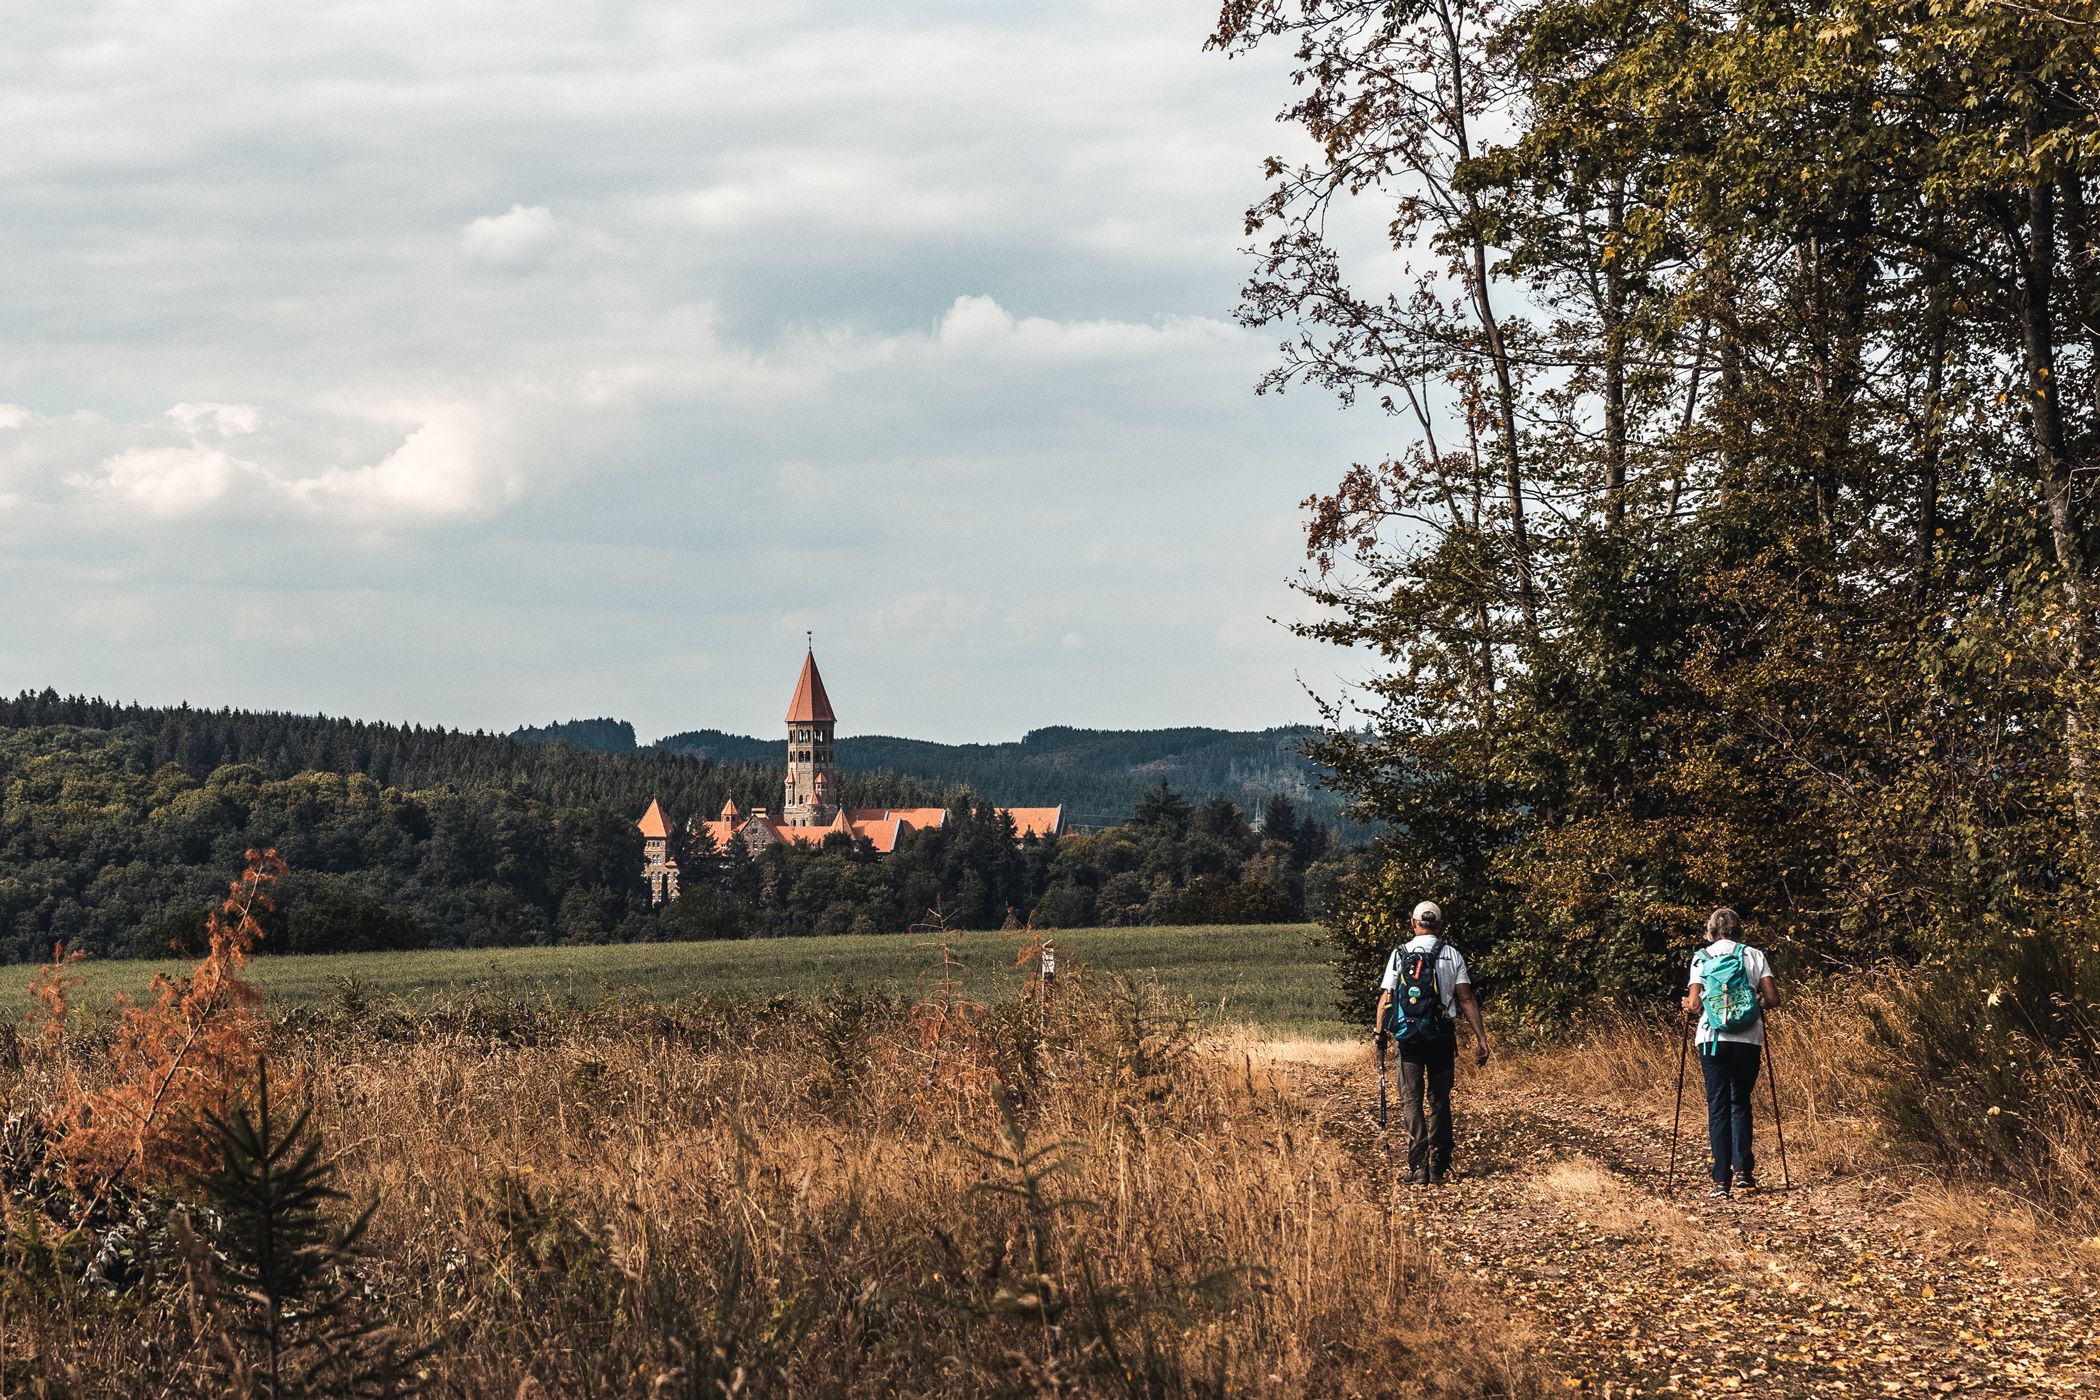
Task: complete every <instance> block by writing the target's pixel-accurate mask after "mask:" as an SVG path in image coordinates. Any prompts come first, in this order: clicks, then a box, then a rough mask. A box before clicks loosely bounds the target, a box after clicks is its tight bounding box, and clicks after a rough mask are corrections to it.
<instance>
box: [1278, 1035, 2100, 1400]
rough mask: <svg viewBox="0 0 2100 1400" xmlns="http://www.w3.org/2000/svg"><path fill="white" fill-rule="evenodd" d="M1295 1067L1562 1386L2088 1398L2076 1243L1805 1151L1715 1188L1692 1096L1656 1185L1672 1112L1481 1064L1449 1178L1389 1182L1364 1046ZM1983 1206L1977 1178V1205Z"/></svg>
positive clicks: (1621, 1391) (1627, 1391) (2091, 1319)
mask: <svg viewBox="0 0 2100 1400" xmlns="http://www.w3.org/2000/svg"><path fill="white" fill-rule="evenodd" d="M1306 1074H1307V1088H1308V1090H1309V1092H1311V1093H1312V1094H1313V1095H1314V1096H1315V1101H1316V1102H1317V1104H1318V1107H1319V1114H1320V1120H1321V1122H1322V1124H1323V1127H1324V1128H1325V1130H1326V1131H1327V1132H1329V1133H1331V1134H1333V1135H1334V1136H1336V1137H1337V1138H1339V1139H1340V1140H1342V1141H1343V1142H1344V1143H1345V1144H1346V1145H1347V1147H1348V1148H1349V1150H1350V1152H1351V1153H1352V1155H1353V1157H1354V1158H1355V1159H1356V1160H1357V1161H1359V1162H1360V1163H1361V1164H1362V1166H1363V1169H1364V1171H1365V1174H1366V1176H1367V1178H1368V1180H1369V1182H1370V1185H1371V1189H1372V1190H1373V1191H1374V1192H1376V1193H1378V1194H1380V1195H1382V1196H1383V1197H1384V1198H1385V1199H1386V1200H1388V1201H1389V1203H1390V1206H1391V1208H1392V1209H1394V1210H1396V1211H1401V1212H1405V1213H1408V1214H1411V1215H1413V1216H1414V1217H1415V1221H1416V1227H1417V1229H1418V1230H1419V1232H1420V1234H1421V1235H1422V1237H1423V1238H1424V1239H1425V1240H1426V1241H1427V1242H1428V1243H1429V1244H1430V1245H1431V1247H1432V1248H1433V1249H1434V1250H1435V1251H1436V1253H1437V1254H1438V1255H1439V1256H1440V1257H1441V1259H1442V1260H1443V1262H1444V1263H1445V1265H1446V1267H1447V1268H1449V1269H1450V1270H1451V1271H1452V1272H1454V1273H1463V1272H1471V1273H1472V1274H1474V1275H1476V1276H1477V1277H1478V1278H1479V1279H1480V1280H1481V1281H1482V1282H1483V1284H1485V1285H1486V1286H1487V1287H1488V1288H1490V1289H1491V1290H1493V1291H1494V1292H1496V1293H1497V1294H1499V1295H1500V1297H1501V1300H1502V1303H1503V1305H1504V1307H1506V1308H1507V1310H1508V1311H1509V1312H1511V1313H1512V1314H1514V1315H1516V1316H1518V1317H1520V1318H1524V1319H1526V1320H1528V1321H1529V1322H1531V1323H1532V1324H1533V1326H1534V1327H1535V1328H1536V1330H1537V1332H1538V1334H1539V1335H1540V1336H1542V1337H1547V1338H1551V1339H1553V1342H1552V1345H1553V1346H1554V1347H1555V1349H1556V1350H1557V1353H1558V1354H1557V1355H1549V1356H1546V1357H1543V1358H1541V1359H1542V1360H1544V1361H1545V1362H1547V1363H1548V1364H1549V1365H1551V1366H1553V1367H1554V1368H1555V1369H1556V1370H1558V1371H1559V1373H1560V1375H1561V1377H1562V1378H1563V1379H1562V1384H1563V1385H1564V1386H1565V1387H1566V1393H1569V1394H1585V1395H1595V1396H1599V1397H1610V1400H1631V1397H1637V1396H1655V1395H1727V1394H1743V1395H1757V1396H1825V1395H1841V1396H1842V1395H1861V1396H1879V1395H1926V1396H1930V1395H1988V1396H1992V1397H1999V1396H2093V1395H2100V1285H2096V1279H2095V1271H2094V1269H2093V1268H2092V1267H2091V1266H2090V1262H2089V1261H2088V1262H2086V1263H2081V1262H2080V1261H2079V1260H2078V1259H2077V1258H2075V1257H2074V1256H2073V1255H2072V1253H2071V1252H2070V1251H2069V1250H2062V1251H2057V1252H2056V1253H2055V1254H2054V1255H2051V1254H2050V1253H2048V1252H2046V1251H2039V1250H2032V1249H2029V1250H2013V1251H2007V1250H2003V1249H2000V1248H1998V1247H1997V1246H1996V1245H1994V1244H1992V1243H1991V1241H1990V1232H1989V1231H1988V1230H1986V1229H1983V1228H1978V1229H1976V1230H1974V1231H1973V1232H1970V1231H1963V1232H1961V1233H1956V1232H1955V1231H1954V1230H1950V1229H1948V1228H1947V1225H1948V1224H1949V1223H1952V1222H1940V1224H1941V1228H1939V1229H1925V1228H1922V1227H1921V1223H1920V1219H1919V1217H1918V1216H1917V1215H1916V1214H1915V1213H1914V1211H1913V1210H1912V1209H1911V1208H1909V1207H1907V1206H1906V1205H1905V1204H1904V1203H1903V1201H1902V1200H1901V1199H1900V1196H1901V1193H1899V1192H1897V1191H1895V1190H1893V1189H1892V1188H1891V1186H1890V1185H1889V1184H1888V1183H1886V1182H1885V1181H1881V1180H1878V1179H1876V1178H1872V1177H1854V1178H1835V1177H1831V1176H1829V1175H1828V1173H1827V1172H1826V1173H1819V1179H1817V1180H1816V1181H1814V1182H1813V1183H1810V1184H1804V1183H1803V1181H1802V1179H1801V1175H1802V1173H1801V1163H1800V1162H1798V1161H1797V1162H1796V1164H1795V1165H1796V1168H1797V1171H1796V1176H1795V1184H1794V1189H1793V1190H1791V1191H1785V1192H1782V1191H1779V1190H1776V1189H1775V1190H1769V1191H1766V1192H1765V1193H1763V1194H1761V1195H1756V1196H1747V1197H1740V1198H1738V1199H1736V1200H1734V1201H1732V1202H1726V1203H1720V1204H1718V1205H1714V1204H1709V1203H1708V1202H1706V1201H1705V1200H1704V1199H1702V1197H1703V1193H1704V1192H1705V1190H1706V1186H1707V1182H1706V1176H1705V1145H1706V1143H1705V1109H1704V1105H1703V1104H1698V1105H1694V1104H1693V1103H1690V1102H1687V1104H1686V1106H1685V1116H1686V1127H1687V1133H1686V1136H1685V1138H1684V1140H1683V1141H1682V1142H1681V1143H1680V1146H1679V1156H1678V1168H1677V1186H1676V1190H1675V1191H1674V1192H1672V1193H1665V1191H1664V1168H1665V1162H1666V1157H1667V1152H1668V1148H1669V1141H1668V1132H1667V1129H1666V1128H1664V1129H1658V1128H1656V1127H1655V1126H1654V1125H1653V1124H1652V1123H1650V1122H1648V1121H1646V1120H1645V1119H1644V1118H1641V1117H1638V1116H1636V1115H1634V1114H1632V1113H1628V1112H1625V1111H1621V1110H1615V1109H1611V1108H1607V1107H1601V1106H1598V1105H1594V1104H1569V1103H1566V1102H1563V1101H1559V1100H1556V1099H1555V1098H1553V1097H1551V1096H1549V1095H1547V1094H1545V1093H1543V1092H1541V1091H1537V1090H1526V1089H1524V1088H1522V1087H1520V1086H1516V1085H1512V1084H1509V1083H1506V1082H1496V1081H1492V1080H1491V1081H1490V1082H1489V1083H1488V1084H1487V1085H1486V1086H1481V1084H1480V1081H1479V1080H1478V1079H1474V1080H1472V1081H1471V1082H1467V1081H1463V1080H1462V1081H1461V1083H1460V1086H1459V1093H1458V1096H1457V1099H1456V1108H1457V1124H1456V1125H1457V1129H1458V1162H1457V1164H1458V1167H1459V1171H1458V1172H1457V1173H1456V1174H1455V1175H1454V1178H1453V1180H1452V1182H1451V1183H1450V1184H1448V1185H1446V1186H1444V1187H1443V1188H1441V1189H1433V1188H1427V1187H1415V1186H1407V1185H1401V1184H1399V1183H1398V1181H1397V1176H1398V1172H1397V1168H1398V1167H1399V1166H1400V1165H1403V1164H1404V1161H1405V1157H1406V1141H1407V1139H1406V1128H1405V1125H1404V1123H1403V1122H1402V1121H1401V1119H1400V1117H1399V1115H1398V1113H1397V1111H1396V1112H1395V1113H1394V1115H1393V1121H1392V1124H1391V1127H1390V1129H1388V1130H1387V1132H1386V1133H1384V1134H1381V1132H1380V1130H1379V1128H1378V1124H1377V1119H1376V1089H1377V1085H1376V1081H1375V1079H1374V1078H1373V1072H1372V1070H1371V1069H1370V1068H1369V1066H1368V1064H1366V1065H1365V1067H1364V1068H1362V1069H1360V1070H1338V1069H1328V1068H1319V1069H1312V1068H1308V1069H1307V1071H1306ZM1397 1104H1398V1099H1397V1095H1396V1096H1395V1108H1396V1110H1397ZM1760 1126H1761V1129H1762V1128H1763V1127H1764V1125H1763V1124H1761V1125H1760ZM1759 1141H1760V1147H1761V1148H1762V1149H1763V1150H1764V1154H1765V1156H1764V1157H1763V1158H1761V1166H1762V1167H1764V1170H1763V1171H1761V1172H1760V1175H1765V1176H1767V1178H1768V1180H1769V1181H1770V1182H1771V1183H1772V1184H1773V1185H1774V1186H1775V1187H1776V1186H1777V1184H1778V1180H1779V1162H1778V1154H1777V1153H1776V1152H1775V1151H1772V1150H1771V1147H1770V1143H1769V1133H1768V1132H1763V1131H1761V1135H1760V1139H1759ZM1389 1153H1390V1155H1388V1154H1389ZM1687 1163H1689V1170H1687ZM1994 1209H1995V1207H1994V1204H1993V1198H1992V1196H1991V1195H1990V1193H1988V1192H1980V1193H1978V1194H1977V1195H1976V1196H1975V1198H1974V1210H1975V1211H1976V1212H1978V1213H1979V1215H1978V1220H1979V1222H1981V1221H1984V1220H1987V1219H1988V1218H1989V1215H1990V1213H1992V1212H1993V1211H1994ZM2081 1252H2082V1253H2084V1254H2085V1255H2087V1256H2088V1257H2089V1258H2090V1256H2091V1254H2092V1252H2093V1251H2092V1250H2091V1248H2090V1247H2088V1248H2087V1249H2085V1250H2083V1251H2081Z"/></svg>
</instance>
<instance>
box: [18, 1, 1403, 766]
mask: <svg viewBox="0 0 2100 1400" xmlns="http://www.w3.org/2000/svg"><path fill="white" fill-rule="evenodd" d="M1214 13H1215V6H1214V5H1212V6H1209V7H1206V6H1205V5H1204V4H1203V3H1200V0H1187V2H1184V0H1175V3H1161V4H1147V3H1138V2H1137V0H1117V2H1116V3H1102V4H1098V5H1094V6H1087V5H1084V4H1078V3H1075V4H1063V5H1043V4H1039V3H1032V4H1006V3H988V2H987V0H977V2H976V3H954V4H946V3H938V2H937V0H917V2H916V3H902V4H896V5H885V6H870V5H866V4H836V5H829V4H822V3H803V0H776V3H771V4H766V5H758V6H752V5H728V4H722V3H716V2H715V0H704V3H697V4H696V3H691V2H690V0H687V3H673V4H624V3H596V4H585V3H574V2H572V3H567V4H554V3H547V0H504V3H501V4H493V3H474V0H463V2H458V3H452V4H446V5H431V4H428V3H405V0H370V2H369V3H355V4H334V5H322V6H301V5H285V4H281V3H271V4H265V3H243V2H242V0H215V2H214V3H201V2H199V0H156V3H154V4H150V5H148V4H140V3H136V0H125V2H124V3H94V0H88V3H79V4H67V5H50V6H41V7H16V9H15V11H14V14H13V17H12V20H11V23H10V33H9V38H8V42H7V44H6V45H5V46H0V171H4V176H0V267H4V269H5V271H4V273H0V687H4V688H6V689H7V690H10V691H12V690H14V689H19V688H22V687H25V686H27V687H35V688H42V687H43V686H46V685H51V686H56V687H58V688H59V689H61V690H65V691H83V692H89V693H98V694H102V695H107V696H111V697H115V698H123V699H139V700H144V701H148V702H172V701H175V700H178V699H188V700H191V701H193V702H196V703H202V704H215V705H216V704H233V705H240V706H247V707H270V708H284V709H294V710H303V711H313V710H320V711H325V712H328V713H334V714H354V715H359V716H363V717H369V718H382V719H395V720H417V721H422V722H425V723H443V724H450V725H461V726H466V727H475V726H481V727H488V728H508V727H510V726H512V725H515V724H519V723H525V722H538V721H544V720H548V719H555V718H565V717H570V716H583V715H599V714H610V715H615V716H620V717H624V718H628V719H632V720H633V721H634V722H635V724H636V726H637V728H638V729H639V730H640V731H641V733H642V736H643V738H644V739H649V738H653V737H656V736H657V735H659V734H662V733H666V732H669V731H673V730H677V729H685V728H695V727H703V726H711V727H720V728H727V729H732V730H741V731H744V732H755V733H761V734H770V733H772V732H773V731H774V730H775V729H776V728H778V725H779V716H780V714H781V712H782V711H783V709H784V708H785V705H786V702H787V699H788V692H789V690H790V689H791V688H792V683H793V679H794V672H795V669H796V666H797V664H798V663H799V660H800V650H801V643H802V633H803V630H804V629H806V628H807V629H812V630H814V631H815V633H816V638H817V650H818V655H819V658H820V660H821V661H822V663H823V665H824V670H825V674H826V678H827V680H828V681H829V682H830V686H831V691H832V695H833V698H834V700H835V701H836V702H837V704H838V706H839V708H840V711H841V720H842V724H841V728H842V729H844V730H846V731H848V732H885V733H902V734H909V735H915V736H922V737H927V738H941V739H980V740H989V739H1001V738H1012V737H1017V736H1018V735H1019V734H1020V733H1021V732H1022V731H1023V730H1025V729H1028V728H1031V727H1034V726H1037V725H1042V724H1050V723H1070V724H1081V725H1095V726H1107V727H1134V726H1152V725H1165V724H1179V723H1205V724H1219V725H1231V726H1258V725H1266V724H1274V723H1281V722H1289V721H1296V720H1304V719H1308V718H1310V717H1311V716H1310V713H1309V707H1308V705H1307V703H1306V701H1305V700H1304V699H1303V696H1302V694H1301V692H1300V690H1299V687H1298V680H1297V677H1299V676H1303V677H1304V678H1305V679H1306V680H1307V681H1310V682H1312V683H1314V684H1315V685H1317V686H1320V687H1321V688H1323V689H1332V688H1333V685H1334V682H1335V680H1336V678H1337V677H1339V676H1346V675H1351V674H1353V673H1354V671H1355V665H1354V663H1352V662H1351V660H1350V659H1349V658H1348V657H1346V656H1340V655H1336V654H1329V653H1325V652H1322V651H1320V650H1318V649H1315V648H1312V647H1310V646H1308V645H1306V644H1304V643H1301V642H1298V641H1296V640H1294V639H1292V638H1291V637H1289V636H1288V635H1287V634H1285V633H1284V632H1283V631H1282V629H1280V628H1278V627H1276V626H1273V625H1272V624H1271V623H1270V622H1269V621H1268V619H1269V618H1271V617H1285V616H1289V615H1291V614H1293V613H1294V612H1295V611H1296V610H1297V603H1296V600H1295V599H1294V596H1293V595H1292V594H1291V593H1290V591H1289V590H1288V588H1287V587H1286V580H1287V579H1288V577H1289V576H1290V575H1291V574H1292V572H1293V571H1294V570H1295V568H1296V567H1297V561H1298V560H1299V558H1300V557H1301V550H1300V548H1299V544H1298V538H1297V526H1296V509H1295V507H1296V503H1297V502H1298V501H1299V500H1300V499H1301V498H1302V497H1304V496H1305V495H1306V494H1307V493H1308V492H1309V491H1312V490H1315V489H1318V488H1320V487H1322V486H1324V485H1326V484H1328V483H1330V482H1332V481H1333V480H1334V479H1335V478H1337V477H1338V476H1339V474H1340V472H1341V470H1342V468H1343V467H1344V466H1345V465H1346V464H1347V462H1348V461H1349V460H1350V459H1351V458H1352V457H1362V456H1365V455H1368V454H1372V453H1376V452H1378V451H1379V450H1380V449H1381V442H1382V439H1381V432H1382V429H1381V427H1380V425H1379V424H1378V423H1377V422H1376V421H1373V420H1371V419H1369V418H1368V417H1366V416H1363V415H1344V414H1342V413H1340V412H1338V411H1337V410H1336V409H1335V408H1334V407H1333V405H1332V404H1331V403H1330V402H1328V401H1326V400H1323V399H1321V398H1320V397H1319V396H1317V395H1316V394H1313V393H1310V392H1308V393H1302V394H1292V395H1288V396H1285V397H1283V398H1280V399H1279V398H1274V397H1271V398H1257V397H1256V396H1255V395H1254V393H1253V392H1252V384H1253V381H1254V378H1255V376H1256V375H1257V374H1258V373H1259V372H1260V370H1261V369H1262V368H1263V367H1264V366H1265V364H1266V363H1267V362H1268V360H1269V357H1270V355H1271V353H1272V350H1273V343H1274V341H1275V340H1276V338H1277V336H1276V334H1275V333H1255V332H1248V331H1244V330H1242V329H1240V328H1238V327H1236V326H1235V325H1234V324H1233V321H1232V316H1231V312H1232V307H1233V305H1234V301H1235V294H1236V291H1237V288H1238V285H1239V283H1240V281H1241V280H1242V278H1243V276H1244V273H1245V271H1246V267H1247V264H1246V261H1245V258H1244V256H1243V255H1242V253H1241V246H1242V244H1243V242H1244V240H1243V238H1242V236H1241V232H1240V222H1239V221H1240V214H1241V211H1242V210H1243V209H1244V207H1245V206H1246V204H1247V203H1248V202H1249V201H1250V199H1252V198H1253V197H1254V196H1255V195H1256V194H1257V193H1258V191H1259V188H1260V184H1259V161H1260V158H1261V157H1262V156H1264V155H1267V154H1270V153H1273V152H1279V151H1282V152H1288V151H1290V150H1291V149H1292V143H1291V136H1290V133H1289V132H1288V131H1286V130H1284V129H1283V128H1280V127H1278V126H1277V125H1276V124H1275V123H1274V121H1273V114H1274V112H1275V111H1276V109H1277V108H1278V107H1279V106H1280V105H1281V104H1282V103H1283V102H1284V101H1285V100H1286V99H1287V97H1288V95H1289V89H1288V87H1287V84H1286V82H1285V74H1284V70H1283V68H1282V67H1281V66H1280V62H1274V61H1271V62H1263V61H1254V62H1249V61H1245V60H1239V61H1230V62H1228V61H1227V60H1225V59H1224V58H1222V57H1220V56H1218V55H1216V54H1206V53H1204V52H1203V50H1202V40H1203V37H1204V35H1205V33H1206V32H1207V29H1208V25H1209V23H1210V21H1211V20H1212V18H1213V16H1214Z"/></svg>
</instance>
